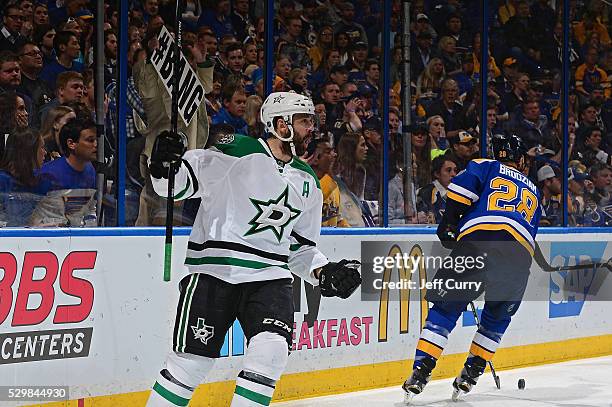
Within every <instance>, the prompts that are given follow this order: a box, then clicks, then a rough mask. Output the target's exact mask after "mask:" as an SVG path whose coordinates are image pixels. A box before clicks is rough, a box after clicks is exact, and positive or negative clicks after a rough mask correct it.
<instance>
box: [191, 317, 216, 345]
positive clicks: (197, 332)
mask: <svg viewBox="0 0 612 407" xmlns="http://www.w3.org/2000/svg"><path fill="white" fill-rule="evenodd" d="M191 329H192V330H193V335H194V336H195V338H196V339H199V340H200V341H202V343H203V344H204V345H207V344H208V340H209V339H210V338H212V337H213V336H215V327H214V326H210V325H206V324H205V323H204V318H198V325H197V326H193V325H191Z"/></svg>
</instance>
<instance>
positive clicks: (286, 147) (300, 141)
mask: <svg viewBox="0 0 612 407" xmlns="http://www.w3.org/2000/svg"><path fill="white" fill-rule="evenodd" d="M311 138H312V135H311V134H310V133H308V134H306V135H305V136H300V135H299V134H297V132H295V130H294V133H293V141H292V142H290V141H286V142H284V143H283V152H284V153H286V154H289V155H293V152H292V151H291V143H293V145H294V146H295V155H296V156H297V157H302V156H303V155H304V154H305V153H306V147H307V146H308V144H307V142H309V140H310V139H311Z"/></svg>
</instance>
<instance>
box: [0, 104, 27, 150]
mask: <svg viewBox="0 0 612 407" xmlns="http://www.w3.org/2000/svg"><path fill="white" fill-rule="evenodd" d="M27 127H28V111H27V110H26V108H25V103H24V101H23V99H22V98H21V97H20V96H18V95H17V94H16V93H14V92H6V93H2V94H0V153H1V152H2V151H3V150H4V144H5V142H6V139H7V137H8V136H9V135H11V134H13V133H14V132H16V131H20V130H25V129H26V128H27ZM0 155H1V154H0Z"/></svg>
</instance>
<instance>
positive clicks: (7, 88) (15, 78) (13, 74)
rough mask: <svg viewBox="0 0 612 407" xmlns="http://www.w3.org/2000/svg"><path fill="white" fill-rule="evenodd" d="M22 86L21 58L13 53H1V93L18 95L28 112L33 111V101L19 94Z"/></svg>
mask: <svg viewBox="0 0 612 407" xmlns="http://www.w3.org/2000/svg"><path fill="white" fill-rule="evenodd" d="M19 85H21V68H20V67H19V58H17V56H16V55H15V54H13V53H12V52H11V51H1V52H0V93H2V92H10V93H17V95H18V96H19V97H20V99H21V100H22V101H23V102H24V103H25V107H26V110H27V111H28V112H31V111H32V100H31V99H30V98H29V97H28V96H27V95H25V94H23V93H21V92H19V90H18V89H19Z"/></svg>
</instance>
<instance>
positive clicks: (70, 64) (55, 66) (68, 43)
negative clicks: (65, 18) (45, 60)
mask: <svg viewBox="0 0 612 407" xmlns="http://www.w3.org/2000/svg"><path fill="white" fill-rule="evenodd" d="M53 49H54V50H55V54H56V59H55V61H53V62H51V63H50V64H48V65H45V66H44V67H43V69H42V72H41V73H40V78H41V79H42V80H44V81H45V82H47V85H48V86H49V88H50V89H51V90H55V87H56V82H57V77H58V75H59V74H61V73H62V72H67V71H76V72H82V71H83V68H84V66H83V64H82V63H80V62H77V61H75V59H76V58H78V56H79V53H80V52H81V46H80V45H79V40H78V38H77V36H76V35H74V33H72V32H69V31H60V32H58V33H57V34H55V38H54V39H53Z"/></svg>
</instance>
